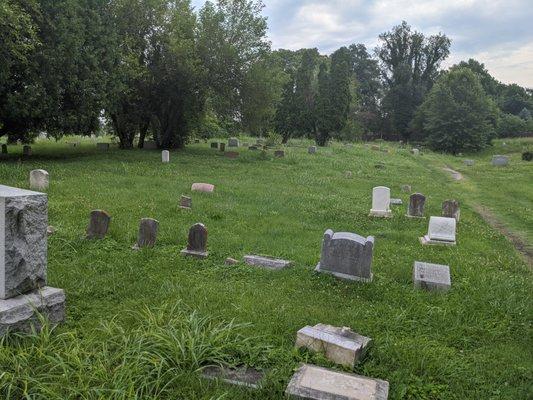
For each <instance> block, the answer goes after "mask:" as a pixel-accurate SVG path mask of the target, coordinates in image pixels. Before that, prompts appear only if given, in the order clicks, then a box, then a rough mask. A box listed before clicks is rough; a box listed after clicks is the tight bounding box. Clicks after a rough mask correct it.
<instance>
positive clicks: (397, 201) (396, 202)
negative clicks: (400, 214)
mask: <svg viewBox="0 0 533 400" xmlns="http://www.w3.org/2000/svg"><path fill="white" fill-rule="evenodd" d="M402 204H403V201H402V199H390V205H391V206H401V205H402Z"/></svg>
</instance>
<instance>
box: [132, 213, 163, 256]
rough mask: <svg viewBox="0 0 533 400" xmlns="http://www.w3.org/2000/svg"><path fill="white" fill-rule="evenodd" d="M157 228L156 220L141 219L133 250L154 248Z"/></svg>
mask: <svg viewBox="0 0 533 400" xmlns="http://www.w3.org/2000/svg"><path fill="white" fill-rule="evenodd" d="M158 228H159V222H158V221H157V220H155V219H152V218H141V222H140V224H139V234H138V235H137V243H135V245H134V246H133V248H134V249H135V250H138V249H141V248H143V247H154V246H155V242H156V240H157V230H158Z"/></svg>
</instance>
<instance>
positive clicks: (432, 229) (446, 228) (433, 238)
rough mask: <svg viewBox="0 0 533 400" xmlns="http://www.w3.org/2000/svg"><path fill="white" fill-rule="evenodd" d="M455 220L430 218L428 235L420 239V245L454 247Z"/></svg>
mask: <svg viewBox="0 0 533 400" xmlns="http://www.w3.org/2000/svg"><path fill="white" fill-rule="evenodd" d="M455 226H456V221H455V218H445V217H431V218H430V219H429V228H428V234H427V235H425V236H423V237H421V238H420V242H421V243H422V244H443V245H448V246H454V245H455Z"/></svg>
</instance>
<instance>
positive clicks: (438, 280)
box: [413, 261, 452, 291]
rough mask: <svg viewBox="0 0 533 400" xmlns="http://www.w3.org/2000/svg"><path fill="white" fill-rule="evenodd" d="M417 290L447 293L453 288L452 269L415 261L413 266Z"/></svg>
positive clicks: (414, 282)
mask: <svg viewBox="0 0 533 400" xmlns="http://www.w3.org/2000/svg"><path fill="white" fill-rule="evenodd" d="M413 284H414V286H415V288H418V289H426V290H430V291H447V290H449V289H450V288H451V286H452V282H451V278H450V267H449V266H448V265H439V264H430V263H425V262H420V261H415V264H414V266H413Z"/></svg>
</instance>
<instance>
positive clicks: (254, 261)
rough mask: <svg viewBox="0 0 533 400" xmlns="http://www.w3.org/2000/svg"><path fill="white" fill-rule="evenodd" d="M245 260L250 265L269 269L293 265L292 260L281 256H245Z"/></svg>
mask: <svg viewBox="0 0 533 400" xmlns="http://www.w3.org/2000/svg"><path fill="white" fill-rule="evenodd" d="M244 262H245V263H246V264H248V265H253V266H256V267H263V268H268V269H283V268H287V267H288V266H290V265H291V262H290V261H287V260H282V259H279V258H272V257H263V256H255V255H247V256H244Z"/></svg>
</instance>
